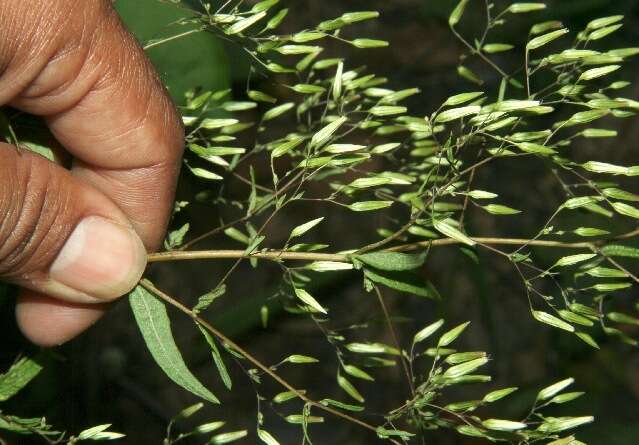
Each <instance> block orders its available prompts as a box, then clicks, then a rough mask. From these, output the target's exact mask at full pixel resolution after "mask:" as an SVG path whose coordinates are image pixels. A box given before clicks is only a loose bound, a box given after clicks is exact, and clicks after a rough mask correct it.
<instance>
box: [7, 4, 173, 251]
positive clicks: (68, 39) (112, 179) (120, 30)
mask: <svg viewBox="0 0 639 445" xmlns="http://www.w3.org/2000/svg"><path fill="white" fill-rule="evenodd" d="M51 3H53V5H51ZM8 5H9V6H8V9H9V10H11V11H13V12H12V13H11V12H10V14H13V16H14V18H15V20H14V22H17V23H24V22H25V21H28V23H31V24H34V25H23V26H22V27H19V26H18V28H21V29H20V31H21V32H20V33H19V34H18V35H15V32H13V30H15V28H16V27H17V26H16V25H14V24H13V23H14V22H12V23H11V24H12V25H13V26H8V29H9V31H8V34H7V35H8V36H9V37H8V40H18V41H19V40H20V39H24V35H25V34H26V35H29V36H30V37H29V40H30V41H29V42H28V43H22V44H19V43H14V44H13V45H12V46H11V50H8V51H7V53H10V52H11V53H12V59H11V60H12V61H11V63H10V64H9V66H8V68H7V69H6V70H5V72H4V74H3V75H2V76H1V77H0V101H1V100H2V96H3V95H4V96H5V97H6V100H7V101H10V103H11V104H12V105H14V106H16V107H18V108H20V109H22V110H25V111H27V112H30V113H34V114H39V115H43V116H45V117H46V118H47V121H48V123H49V125H50V127H51V130H52V132H53V133H54V135H55V136H56V138H57V139H58V140H59V141H60V142H61V143H62V144H63V145H64V146H65V148H66V149H67V150H69V152H71V153H72V154H73V155H74V157H75V159H76V161H75V164H74V166H73V169H72V170H73V173H74V175H75V176H77V177H79V178H81V179H83V180H84V181H87V182H89V183H91V184H93V185H94V186H95V187H96V188H98V189H99V190H101V191H103V192H104V193H105V194H106V195H107V196H109V197H110V198H111V199H112V200H113V201H114V202H115V203H116V204H117V205H118V206H119V207H120V208H121V209H122V210H123V211H124V213H125V214H126V215H127V217H128V218H129V219H130V221H131V222H132V224H133V226H134V227H135V228H136V230H137V231H138V232H139V234H140V236H141V237H142V239H143V240H144V242H145V244H146V245H147V246H148V247H149V248H156V247H158V246H159V243H160V242H161V240H162V238H163V235H164V231H165V227H166V224H167V221H168V217H169V215H170V211H171V208H172V201H173V194H174V189H175V181H176V177H177V173H178V169H179V164H180V162H179V161H180V157H181V153H182V146H183V132H182V127H181V124H180V119H179V117H178V115H177V113H176V111H175V109H174V107H173V105H172V103H171V101H170V99H169V98H168V96H167V94H166V92H165V91H164V88H163V86H162V84H161V82H160V81H159V80H158V78H157V76H156V74H155V72H154V70H153V68H152V66H151V64H150V63H149V61H148V59H147V58H146V57H145V56H144V53H143V51H142V50H141V49H140V47H139V46H138V45H137V43H136V42H135V40H134V38H133V37H132V36H131V35H130V34H129V33H128V32H127V31H126V30H125V29H124V27H123V26H122V24H121V22H120V20H119V18H118V16H117V14H116V13H115V12H114V11H113V9H112V7H111V4H110V2H109V1H108V0H85V1H83V2H77V1H75V0H54V1H52V2H24V1H22V0H8ZM4 8H5V5H3V9H4ZM44 17H46V20H45V19H43V18H44ZM0 25H2V20H1V16H0ZM30 26H31V27H32V29H30V30H29V31H30V32H28V33H25V31H27V29H24V28H29V27H30ZM0 27H1V26H0ZM60 29H64V32H60ZM3 32H5V33H6V31H5V29H4V27H3ZM11 36H14V37H11ZM27 47H28V48H31V49H29V50H26V49H25V48H27ZM33 48H38V51H37V52H36V51H35V50H33ZM0 57H1V56H0ZM6 57H7V56H6V55H5V58H6ZM34 59H35V60H34ZM9 91H12V92H13V94H10V93H9Z"/></svg>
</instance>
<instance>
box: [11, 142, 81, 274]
mask: <svg viewBox="0 0 639 445" xmlns="http://www.w3.org/2000/svg"><path fill="white" fill-rule="evenodd" d="M14 150H15V149H14ZM5 151H6V150H5ZM18 156H19V157H20V159H19V162H17V159H14V160H13V162H9V163H6V162H3V163H2V168H1V169H0V170H3V171H2V173H3V175H4V174H5V173H6V174H7V176H4V177H9V178H10V180H9V181H3V184H2V186H1V187H2V191H1V192H0V205H1V207H0V209H1V211H2V213H3V215H2V219H1V223H0V276H2V277H4V278H7V279H16V278H25V277H29V276H30V275H32V274H33V273H36V272H38V271H42V270H44V269H46V268H47V267H48V265H49V264H50V263H51V262H52V261H53V260H54V259H55V255H56V254H57V252H58V251H59V249H60V248H61V247H62V244H63V243H64V240H65V239H66V237H67V236H68V233H69V232H70V229H71V227H70V224H68V223H67V224H65V221H64V218H63V216H64V214H66V213H67V209H68V208H69V207H70V204H71V199H70V198H71V194H70V190H68V188H67V187H65V186H64V184H63V183H62V181H61V180H60V178H59V175H55V174H53V168H54V167H55V166H54V165H53V164H50V163H49V162H48V161H46V160H45V159H42V158H39V157H38V156H35V155H30V154H17V153H16V154H14V158H15V157H18ZM3 161H4V160H3ZM10 168H13V173H11V172H9V169H10ZM5 170H6V171H5Z"/></svg>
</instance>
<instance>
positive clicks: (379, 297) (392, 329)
mask: <svg viewBox="0 0 639 445" xmlns="http://www.w3.org/2000/svg"><path fill="white" fill-rule="evenodd" d="M375 293H376V294H377V300H378V301H379V305H380V306H381V308H382V312H383V313H384V319H385V320H386V325H387V326H388V330H389V331H390V333H391V336H392V338H393V343H394V346H395V348H397V350H399V351H400V353H401V358H400V360H401V362H402V367H403V368H404V374H406V381H407V383H408V387H409V389H410V396H411V397H412V398H414V397H415V385H414V383H413V375H412V373H411V370H410V367H409V366H408V363H407V361H406V357H405V356H404V353H403V352H401V351H402V347H401V345H400V343H399V338H398V336H397V332H395V327H394V326H393V320H391V317H390V313H389V312H388V308H387V307H386V303H385V302H384V296H383V295H382V292H381V291H380V290H379V287H378V286H375Z"/></svg>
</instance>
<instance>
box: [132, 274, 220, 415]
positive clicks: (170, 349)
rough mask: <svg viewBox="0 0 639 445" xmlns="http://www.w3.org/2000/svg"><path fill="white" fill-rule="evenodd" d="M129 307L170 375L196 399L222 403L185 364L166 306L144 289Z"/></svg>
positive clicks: (159, 361)
mask: <svg viewBox="0 0 639 445" xmlns="http://www.w3.org/2000/svg"><path fill="white" fill-rule="evenodd" d="M129 303H130V304H131V309H132V310H133V315H134V316H135V320H136V322H137V324H138V327H139V328H140V332H141V333H142V337H143V338H144V341H145V343H146V346H147V348H148V349H149V352H150V353H151V355H152V356H153V358H154V359H155V361H156V363H157V364H158V365H159V366H160V368H162V370H163V371H164V372H165V373H166V375H167V376H168V377H169V378H170V379H171V380H173V381H174V382H175V383H177V384H178V385H180V386H181V387H182V388H184V389H186V390H187V391H190V392H192V393H193V394H195V395H196V396H199V397H202V398H203V399H205V400H208V401H209V402H211V403H220V402H219V400H218V399H217V397H215V396H214V395H213V393H211V391H209V390H208V389H207V388H205V387H204V385H202V383H200V381H199V380H197V378H196V377H195V376H194V375H193V374H192V373H191V371H189V369H188V368H187V366H186V363H184V359H183V358H182V354H181V353H180V350H179V349H178V347H177V345H176V344H175V340H174V339H173V333H172V331H171V323H170V321H169V316H168V314H167V312H166V307H165V306H164V303H162V302H161V301H160V300H158V299H157V298H156V297H155V296H154V295H152V294H151V293H150V292H149V291H147V290H146V289H145V288H143V287H142V286H141V285H140V286H137V287H136V288H135V289H134V290H133V292H131V294H130V296H129Z"/></svg>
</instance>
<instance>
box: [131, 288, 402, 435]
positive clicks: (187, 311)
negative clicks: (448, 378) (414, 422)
mask: <svg viewBox="0 0 639 445" xmlns="http://www.w3.org/2000/svg"><path fill="white" fill-rule="evenodd" d="M140 285H141V286H142V287H144V288H145V289H146V290H148V291H149V292H151V293H152V294H154V295H155V296H156V297H158V298H160V299H161V300H163V301H164V302H165V303H167V304H169V305H171V306H173V307H175V308H176V309H178V310H179V311H181V312H182V313H184V314H185V315H188V316H189V317H190V318H191V319H192V320H193V321H195V322H196V323H197V324H199V325H200V326H202V327H203V328H204V329H206V330H207V331H209V332H210V333H211V334H212V335H214V336H215V337H217V338H218V339H219V340H220V341H221V342H223V343H226V344H227V345H229V346H230V347H231V348H232V349H234V350H235V351H237V352H238V353H240V354H241V355H242V356H243V357H244V358H246V359H247V360H248V361H249V362H251V363H252V364H253V365H254V366H255V367H256V368H259V369H260V370H261V371H262V372H264V373H265V374H267V375H268V376H269V377H271V378H272V379H273V380H275V381H276V382H277V383H279V384H280V385H282V386H283V387H284V388H286V389H287V390H288V391H291V392H292V393H293V394H295V395H296V396H297V397H298V398H299V399H301V400H302V401H304V402H305V403H307V404H309V405H312V406H314V407H315V408H317V409H320V410H322V411H324V412H327V413H329V414H332V415H334V416H336V417H340V418H342V419H344V420H347V421H349V422H352V423H355V424H357V425H359V426H361V427H363V428H366V429H367V430H370V431H373V432H375V433H376V432H377V428H375V427H374V426H373V425H370V424H368V423H366V422H364V421H363V420H360V419H357V418H355V417H352V416H349V415H348V414H345V413H342V412H340V411H337V410H335V409H333V408H331V407H329V406H325V405H323V404H321V403H320V402H316V401H315V400H312V399H310V398H308V397H307V396H306V395H305V394H304V393H302V392H301V391H299V390H297V389H295V388H294V387H293V386H292V385H291V384H290V383H288V382H287V381H286V380H284V379H283V378H282V377H280V376H279V375H278V374H277V373H275V372H274V371H273V370H272V369H270V368H269V367H268V366H267V365H265V364H263V363H262V362H261V361H259V360H258V359H257V358H255V357H254V356H253V355H251V354H250V353H249V352H247V351H246V350H244V349H243V348H242V347H241V346H239V345H238V344H237V343H235V342H234V341H233V340H231V339H230V338H228V337H227V336H226V335H224V334H223V333H222V332H220V331H218V330H217V329H216V328H214V327H213V326H212V325H211V324H210V323H208V322H207V321H206V320H204V319H202V318H200V317H199V316H198V315H196V314H195V313H194V312H193V311H192V310H191V309H189V308H187V307H186V306H184V305H183V304H182V303H180V302H179V301H177V300H176V299H175V298H173V297H171V296H170V295H168V294H166V293H165V292H163V291H161V290H160V289H158V288H157V287H155V286H154V285H153V284H152V283H151V282H150V281H148V280H142V281H140ZM390 442H391V443H393V444H394V445H400V443H399V442H397V441H395V440H393V439H390Z"/></svg>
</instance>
